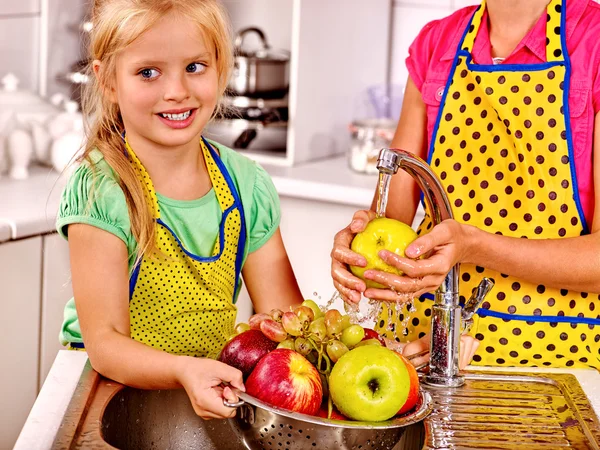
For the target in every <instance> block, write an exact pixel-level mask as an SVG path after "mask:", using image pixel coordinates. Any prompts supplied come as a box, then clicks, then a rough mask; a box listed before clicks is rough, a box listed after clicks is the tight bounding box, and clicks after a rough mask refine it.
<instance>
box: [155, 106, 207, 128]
mask: <svg viewBox="0 0 600 450" xmlns="http://www.w3.org/2000/svg"><path fill="white" fill-rule="evenodd" d="M196 111H198V108H192V109H176V110H169V111H164V112H161V113H158V114H157V116H158V118H159V119H160V120H161V122H163V123H164V124H166V125H167V126H169V127H171V128H174V129H177V130H181V129H183V128H187V127H189V126H190V125H191V124H192V122H193V121H194V118H195V117H196Z"/></svg>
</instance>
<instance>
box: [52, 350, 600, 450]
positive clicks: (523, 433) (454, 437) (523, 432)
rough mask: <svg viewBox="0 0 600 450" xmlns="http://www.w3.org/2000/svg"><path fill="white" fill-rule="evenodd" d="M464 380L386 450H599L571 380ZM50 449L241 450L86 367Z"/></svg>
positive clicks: (155, 396) (214, 423) (173, 403)
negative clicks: (462, 384) (423, 418)
mask: <svg viewBox="0 0 600 450" xmlns="http://www.w3.org/2000/svg"><path fill="white" fill-rule="evenodd" d="M465 380H466V382H465V385H464V386H462V387H460V388H431V387H429V386H425V385H423V388H424V389H427V390H428V391H429V392H430V393H431V395H432V397H433V403H434V410H433V412H432V413H431V415H430V416H429V417H427V418H426V419H425V420H424V421H422V422H419V423H416V424H413V425H411V426H409V427H407V429H406V431H405V433H404V434H403V436H402V438H401V440H400V442H398V444H396V445H395V446H394V447H393V450H418V449H457V450H458V449H465V450H466V449H511V450H513V449H528V450H536V449H571V448H572V449H598V450H600V447H599V442H600V424H599V421H598V418H597V416H596V414H595V413H594V411H593V409H592V407H591V405H590V404H589V402H588V399H587V397H586V396H585V394H584V392H583V390H582V388H581V386H580V385H579V383H578V381H577V379H576V378H575V377H574V376H573V375H569V374H555V373H552V374H543V375H540V374H521V373H519V374H511V373H506V372H502V373H495V372H466V373H465ZM291 447H293V445H292V446H291ZM52 448H54V449H65V448H70V449H71V448H72V449H79V448H85V449H88V448H94V449H110V448H119V449H161V450H164V449H173V450H179V449H196V450H212V449H220V450H221V449H225V450H238V449H240V450H242V449H244V448H245V447H244V446H243V444H242V443H241V440H240V439H239V438H238V436H237V435H236V433H235V432H234V431H233V429H232V428H231V426H230V425H229V422H228V421H226V420H211V421H204V420H202V419H200V418H199V417H198V416H196V414H195V413H194V410H193V409H192V407H191V405H190V402H189V400H188V398H187V395H186V393H185V391H183V390H160V391H148V390H140V389H133V388H129V387H125V386H123V385H121V384H119V383H115V382H113V381H111V380H108V379H105V378H103V377H101V376H100V375H98V374H97V373H96V372H95V371H94V370H93V369H92V368H91V366H90V364H89V361H88V363H87V365H86V367H85V370H84V372H83V374H82V377H81V379H80V381H79V383H78V386H77V388H76V391H75V394H74V397H73V399H72V401H71V403H70V405H69V408H68V410H67V413H66V415H65V417H64V419H63V422H62V424H61V427H60V429H59V431H58V433H57V436H56V439H55V441H54V444H53V447H52ZM274 448H278V447H274ZM368 448H377V447H375V446H372V445H371V446H369V447H368ZM388 450H390V449H389V448H388Z"/></svg>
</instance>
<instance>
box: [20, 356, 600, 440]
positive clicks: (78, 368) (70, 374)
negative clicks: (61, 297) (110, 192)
mask: <svg viewBox="0 0 600 450" xmlns="http://www.w3.org/2000/svg"><path fill="white" fill-rule="evenodd" d="M86 362H87V353H86V352H78V351H71V350H61V351H59V352H58V355H57V357H56V360H55V361H54V364H53V365H52V368H51V369H50V373H49V374H48V377H47V378H46V381H45V382H44V386H42V389H41V391H40V393H39V395H38V397H37V399H36V401H35V404H34V405H33V408H32V409H31V412H30V413H29V417H28V418H27V421H26V422H25V425H24V427H23V429H22V430H21V434H20V435H19V438H18V439H17V443H16V444H15V447H14V449H13V450H34V449H35V450H45V449H50V448H51V446H52V442H53V440H54V437H55V435H56V432H57V430H58V427H59V426H60V423H61V421H62V418H63V416H64V414H65V411H66V409H67V407H68V405H69V401H70V400H71V397H72V395H73V392H74V391H75V387H76V386H77V382H78V380H79V377H80V375H81V372H82V371H83V368H84V366H85V363H86ZM467 369H473V370H494V371H503V372H504V371H506V372H538V373H540V374H543V373H570V374H573V375H575V377H576V378H577V381H579V383H580V384H581V387H582V388H583V390H584V392H585V393H586V395H587V396H588V399H589V400H590V403H591V404H592V407H593V408H594V411H595V412H596V415H597V416H599V417H600V373H599V372H598V371H597V370H593V369H589V370H588V369H572V370H567V369H546V368H514V367H509V368H499V367H488V368H486V367H479V366H477V367H467Z"/></svg>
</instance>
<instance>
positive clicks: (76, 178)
mask: <svg viewBox="0 0 600 450" xmlns="http://www.w3.org/2000/svg"><path fill="white" fill-rule="evenodd" d="M111 172H112V171H111V170H110V168H109V166H108V165H107V164H106V162H105V161H103V160H101V161H99V162H98V163H97V164H93V165H92V164H91V163H89V162H88V161H84V162H82V163H81V165H80V166H79V167H78V168H77V169H76V170H75V171H74V172H73V174H72V175H71V177H70V179H69V181H68V182H67V185H66V186H65V189H64V191H63V194H62V198H61V202H60V206H59V211H58V216H57V219H56V229H57V231H58V233H59V234H60V235H61V236H62V237H64V238H65V239H68V226H69V225H71V224H75V223H83V224H87V225H92V226H94V227H97V228H100V229H102V230H104V231H107V232H109V233H111V234H114V235H115V236H117V237H118V238H119V239H121V240H122V241H123V242H124V243H125V245H127V246H128V248H129V245H130V241H131V227H130V221H129V212H128V209H127V203H126V201H125V194H124V193H123V190H122V189H121V187H120V186H119V184H118V182H117V181H116V179H115V176H114V175H113V174H112V173H111Z"/></svg>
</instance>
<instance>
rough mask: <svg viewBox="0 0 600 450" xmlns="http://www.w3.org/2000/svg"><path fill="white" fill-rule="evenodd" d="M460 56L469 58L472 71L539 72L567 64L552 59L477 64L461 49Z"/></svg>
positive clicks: (469, 66)
mask: <svg viewBox="0 0 600 450" xmlns="http://www.w3.org/2000/svg"><path fill="white" fill-rule="evenodd" d="M458 54H459V56H463V57H466V58H467V61H466V63H467V67H468V68H469V70H471V71H472V72H524V71H527V72H537V71H540V70H546V69H550V68H552V67H556V66H565V65H566V64H565V61H551V62H544V63H537V64H475V63H474V62H473V56H472V55H471V54H470V53H469V52H467V51H465V50H459V51H458Z"/></svg>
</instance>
